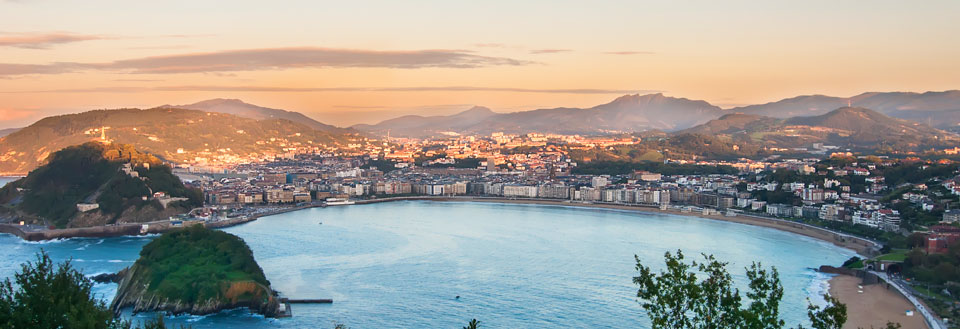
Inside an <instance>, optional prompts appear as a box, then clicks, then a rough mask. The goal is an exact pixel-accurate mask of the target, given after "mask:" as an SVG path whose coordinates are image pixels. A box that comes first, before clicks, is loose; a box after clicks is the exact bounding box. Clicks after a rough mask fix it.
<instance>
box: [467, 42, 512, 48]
mask: <svg viewBox="0 0 960 329" xmlns="http://www.w3.org/2000/svg"><path fill="white" fill-rule="evenodd" d="M473 45H474V46H477V47H481V48H505V47H507V45H505V44H502V43H475V44H473Z"/></svg>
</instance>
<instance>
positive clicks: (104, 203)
mask: <svg viewBox="0 0 960 329" xmlns="http://www.w3.org/2000/svg"><path fill="white" fill-rule="evenodd" d="M126 165H129V170H130V173H129V174H128V173H127V172H125V171H124V167H125V166H126ZM154 192H163V193H165V194H166V195H167V196H169V197H172V198H177V199H163V198H160V199H158V198H153V193H154ZM161 201H170V202H169V203H168V204H167V205H166V206H164V204H163V202H161ZM80 203H83V204H97V205H98V206H99V208H97V209H94V210H90V211H86V212H81V211H79V210H78V208H77V204H80ZM202 204H203V200H202V195H201V193H200V191H199V190H194V189H188V188H186V187H185V186H184V185H183V183H182V182H180V179H179V178H178V177H176V176H175V175H173V173H172V172H171V169H170V167H169V166H166V165H164V164H163V162H162V161H160V159H158V158H156V157H154V156H152V155H149V154H146V153H142V152H140V151H138V150H136V149H134V148H133V146H131V145H124V144H101V143H92V142H91V143H85V144H82V145H78V146H71V147H67V148H65V149H63V150H60V151H57V152H54V153H53V154H52V155H51V156H50V160H49V162H48V163H47V164H46V165H43V166H40V167H38V168H36V169H35V170H33V171H31V172H30V174H29V175H27V176H26V177H24V178H21V179H19V180H17V181H14V182H11V183H9V184H7V185H6V186H4V187H3V188H0V205H2V208H0V211H2V212H3V213H4V214H5V215H4V217H6V218H12V219H16V220H25V221H27V222H32V223H42V224H45V225H55V226H57V227H80V226H96V225H105V224H112V223H118V222H144V221H150V220H160V219H164V218H167V217H169V216H171V215H173V214H179V213H183V212H186V211H189V210H190V209H191V208H193V207H197V206H201V205H202Z"/></svg>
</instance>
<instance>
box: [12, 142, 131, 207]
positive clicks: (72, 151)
mask: <svg viewBox="0 0 960 329" xmlns="http://www.w3.org/2000/svg"><path fill="white" fill-rule="evenodd" d="M103 152H104V147H103V146H101V145H99V144H96V143H88V144H84V145H80V146H73V147H68V148H66V149H63V150H61V151H59V152H56V153H54V154H53V155H51V157H50V159H51V160H50V163H49V164H47V165H45V166H42V167H39V168H37V169H36V170H34V171H32V172H30V174H29V175H28V176H27V177H25V178H23V179H21V180H19V181H17V182H16V184H9V185H8V186H4V187H3V190H5V191H4V192H3V193H0V194H3V195H7V196H12V195H14V194H15V193H16V191H15V190H16V188H17V187H21V188H24V189H26V191H25V192H24V193H23V196H22V202H21V203H20V204H19V205H18V207H19V208H20V209H22V210H24V211H26V212H27V213H30V214H34V215H36V216H39V217H41V218H46V219H49V220H51V221H53V223H54V224H56V225H57V226H64V225H66V223H67V220H68V219H69V218H70V217H72V216H73V215H74V214H75V213H76V212H77V208H76V204H77V203H81V202H83V200H84V199H85V198H86V197H87V196H89V195H90V194H92V193H93V192H95V191H96V190H97V189H98V188H100V186H101V185H103V183H104V182H107V181H108V180H109V179H110V178H111V177H113V176H114V175H116V172H117V170H118V169H119V168H120V164H119V163H118V162H112V161H109V160H107V159H105V158H104V157H103Z"/></svg>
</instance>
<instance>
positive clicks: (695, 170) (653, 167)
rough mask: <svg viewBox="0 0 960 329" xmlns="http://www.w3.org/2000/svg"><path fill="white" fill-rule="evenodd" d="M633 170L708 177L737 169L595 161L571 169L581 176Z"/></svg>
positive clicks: (628, 172) (616, 173) (734, 171)
mask: <svg viewBox="0 0 960 329" xmlns="http://www.w3.org/2000/svg"><path fill="white" fill-rule="evenodd" d="M635 170H645V171H650V172H655V173H661V174H664V175H710V174H731V175H732V174H736V173H737V172H738V171H737V169H735V168H733V167H730V166H706V165H694V164H677V163H660V162H626V161H595V162H587V163H581V164H579V165H578V166H577V167H576V168H574V169H573V173H574V174H581V175H626V174H630V173H633V172H634V171H635Z"/></svg>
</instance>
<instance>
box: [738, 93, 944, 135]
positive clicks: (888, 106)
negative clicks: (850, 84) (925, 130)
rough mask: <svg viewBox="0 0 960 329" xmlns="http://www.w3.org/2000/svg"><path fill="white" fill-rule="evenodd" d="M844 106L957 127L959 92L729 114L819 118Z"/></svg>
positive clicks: (770, 106) (813, 102)
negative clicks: (815, 116) (816, 116)
mask: <svg viewBox="0 0 960 329" xmlns="http://www.w3.org/2000/svg"><path fill="white" fill-rule="evenodd" d="M847 105H850V106H852V107H861V108H867V109H871V110H874V111H877V112H880V113H883V114H885V115H888V116H892V117H895V118H901V119H908V120H914V121H919V122H925V123H930V124H931V125H932V126H935V127H939V128H947V127H949V126H956V125H957V124H958V123H960V90H949V91H929V92H924V93H913V92H867V93H863V94H860V95H856V96H853V97H848V98H844V97H833V96H824V95H807V96H797V97H792V98H787V99H783V100H780V101H776V102H771V103H766V104H758V105H749V106H743V107H737V108H732V109H730V110H729V111H734V112H742V113H746V114H757V115H764V116H770V117H776V118H789V117H795V116H814V115H821V114H825V113H827V112H830V111H833V110H835V109H838V108H841V107H846V106H847Z"/></svg>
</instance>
